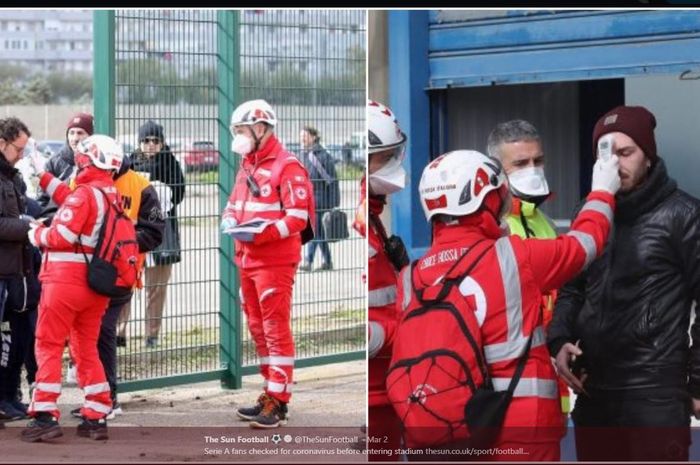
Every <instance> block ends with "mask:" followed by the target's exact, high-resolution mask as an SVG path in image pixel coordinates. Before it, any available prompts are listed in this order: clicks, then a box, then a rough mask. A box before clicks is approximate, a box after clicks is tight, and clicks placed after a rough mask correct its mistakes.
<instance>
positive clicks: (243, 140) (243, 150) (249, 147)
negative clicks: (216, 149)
mask: <svg viewBox="0 0 700 465" xmlns="http://www.w3.org/2000/svg"><path fill="white" fill-rule="evenodd" d="M231 150H232V151H233V152H236V153H237V154H239V155H243V156H245V155H248V154H249V153H250V152H252V151H253V141H252V139H251V138H250V137H248V136H246V135H245V134H236V137H234V138H233V141H232V142H231Z"/></svg>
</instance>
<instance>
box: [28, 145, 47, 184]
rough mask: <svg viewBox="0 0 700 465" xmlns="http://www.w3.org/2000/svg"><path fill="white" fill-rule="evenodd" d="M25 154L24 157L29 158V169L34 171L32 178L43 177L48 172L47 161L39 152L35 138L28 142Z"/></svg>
mask: <svg viewBox="0 0 700 465" xmlns="http://www.w3.org/2000/svg"><path fill="white" fill-rule="evenodd" d="M24 154H25V155H24V156H25V157H26V158H27V163H28V164H29V167H30V168H31V170H32V171H33V173H32V176H36V177H39V176H41V175H42V174H43V173H44V171H46V159H45V158H44V156H43V155H42V154H41V152H39V150H37V148H36V141H35V140H34V139H33V138H30V139H29V140H28V141H27V145H26V146H25V148H24Z"/></svg>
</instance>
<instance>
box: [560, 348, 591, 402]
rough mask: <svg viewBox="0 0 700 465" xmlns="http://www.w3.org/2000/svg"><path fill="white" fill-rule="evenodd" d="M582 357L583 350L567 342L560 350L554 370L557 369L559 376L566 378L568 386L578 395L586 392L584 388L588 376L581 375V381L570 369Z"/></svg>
mask: <svg viewBox="0 0 700 465" xmlns="http://www.w3.org/2000/svg"><path fill="white" fill-rule="evenodd" d="M581 355H583V351H582V350H581V349H579V348H578V347H577V346H575V345H573V344H572V343H570V342H567V343H566V344H564V345H563V346H562V347H561V349H559V353H558V354H557V356H556V358H555V359H554V368H556V370H557V373H558V374H559V376H561V377H562V378H564V381H566V384H568V385H569V386H570V387H571V389H573V390H574V392H576V393H581V392H586V391H585V389H584V388H583V383H584V382H585V381H586V375H585V374H583V375H581V379H579V378H577V377H576V375H574V374H573V373H572V372H571V368H570V364H571V363H573V362H574V361H575V360H576V357H579V356H581Z"/></svg>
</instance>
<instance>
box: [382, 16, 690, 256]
mask: <svg viewBox="0 0 700 465" xmlns="http://www.w3.org/2000/svg"><path fill="white" fill-rule="evenodd" d="M687 70H689V71H693V72H698V71H700V11H661V10H659V11H625V10H618V11H536V12H533V11H523V10H520V11H508V10H499V11H495V10H494V11H484V10H479V11H432V12H427V11H390V12H389V74H390V83H389V85H390V89H389V95H390V105H391V106H392V108H393V109H394V111H395V113H396V114H397V117H398V118H399V121H400V122H401V124H402V127H403V128H404V129H405V130H406V131H407V134H408V136H409V140H410V144H409V148H408V151H407V160H406V167H407V170H408V172H409V173H410V175H411V179H410V181H411V186H410V188H409V189H406V190H404V191H403V192H402V193H401V194H400V195H398V196H396V197H395V198H394V199H393V200H392V226H393V229H394V230H395V231H400V232H401V234H402V235H403V237H404V239H405V241H406V243H407V246H408V248H409V250H410V251H411V255H412V256H413V257H416V256H417V255H419V254H420V253H421V252H422V251H423V250H424V249H425V247H426V246H427V245H428V244H429V242H430V240H429V229H428V228H427V225H426V224H425V220H424V217H423V216H422V210H421V208H420V205H419V203H418V202H417V186H418V182H419V180H420V175H421V172H422V169H423V167H424V166H425V164H426V162H427V161H428V160H429V159H430V158H431V157H432V156H434V155H437V154H436V153H431V149H432V150H437V148H439V147H442V148H444V147H445V146H446V141H447V139H449V137H448V135H447V133H446V130H445V128H446V127H449V125H446V124H440V125H438V128H440V129H437V128H436V125H435V123H436V122H438V123H444V120H445V119H448V120H449V118H450V114H449V112H448V107H449V105H448V100H449V95H450V94H449V92H447V91H446V89H449V88H454V87H476V86H487V85H503V84H524V83H541V82H557V81H580V80H588V79H603V78H606V79H607V78H622V77H627V76H634V75H645V74H646V75H654V74H663V73H679V74H680V73H681V72H683V71H687ZM431 123H433V125H432V127H431ZM409 204H410V205H411V208H410V209H409V208H406V205H409Z"/></svg>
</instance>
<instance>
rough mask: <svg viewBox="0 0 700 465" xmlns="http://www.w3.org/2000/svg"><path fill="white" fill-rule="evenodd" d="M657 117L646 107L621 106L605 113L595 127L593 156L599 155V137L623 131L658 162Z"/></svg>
mask: <svg viewBox="0 0 700 465" xmlns="http://www.w3.org/2000/svg"><path fill="white" fill-rule="evenodd" d="M655 127H656V118H654V115H653V114H652V113H651V112H650V111H649V110H647V109H646V108H644V107H626V106H619V107H617V108H613V109H612V110H610V111H609V112H607V113H606V114H604V115H603V116H602V117H601V118H600V119H599V120H598V122H597V123H596V125H595V128H593V156H594V157H596V156H597V150H598V139H600V138H601V137H602V136H604V135H605V134H608V133H610V132H622V133H625V134H627V135H628V136H630V137H631V138H632V139H633V140H634V141H635V142H636V143H637V145H638V146H639V147H640V148H641V149H642V150H643V151H644V155H646V157H647V158H648V159H649V160H650V161H651V162H652V163H656V159H657V158H658V155H657V153H656V139H655V138H654V128H655Z"/></svg>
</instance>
